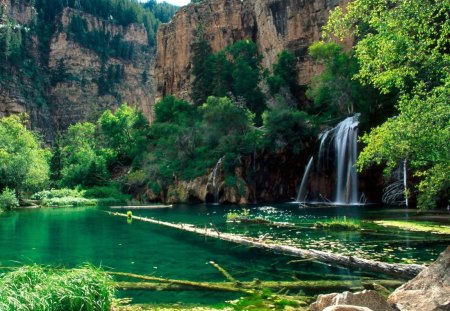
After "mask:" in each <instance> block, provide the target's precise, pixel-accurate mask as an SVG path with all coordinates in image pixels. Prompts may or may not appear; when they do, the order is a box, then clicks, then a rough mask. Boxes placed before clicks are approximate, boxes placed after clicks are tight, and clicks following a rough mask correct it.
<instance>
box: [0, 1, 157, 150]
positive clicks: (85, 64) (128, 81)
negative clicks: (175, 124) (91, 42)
mask: <svg viewBox="0 0 450 311" xmlns="http://www.w3.org/2000/svg"><path fill="white" fill-rule="evenodd" d="M1 5H2V8H4V9H6V10H5V12H6V16H7V18H8V19H9V20H10V21H13V22H14V23H16V24H20V25H21V26H24V27H27V29H28V32H27V34H28V36H27V37H26V38H24V41H23V42H24V43H23V44H24V46H23V50H24V51H25V52H24V53H25V55H26V58H25V59H24V61H23V62H22V63H23V64H25V63H27V65H26V66H25V65H24V66H22V67H20V68H18V67H17V66H15V65H13V64H10V63H9V61H8V60H7V61H6V62H2V63H0V70H2V71H3V72H1V75H0V76H1V79H0V117H2V116H7V115H11V114H17V113H23V112H26V113H27V114H29V115H30V127H31V128H33V129H38V130H40V131H41V132H42V133H43V134H44V136H45V138H46V140H47V142H50V141H51V140H52V139H53V137H54V134H55V132H57V131H61V130H65V129H66V128H67V127H68V126H69V125H70V124H72V123H75V122H79V121H86V120H88V121H92V120H95V119H96V118H97V117H98V116H99V115H100V114H101V113H102V112H103V111H104V110H105V109H109V108H110V109H114V108H116V107H118V106H119V105H120V104H121V103H123V102H127V103H128V104H130V105H133V106H137V107H139V108H140V109H141V110H142V111H143V112H144V114H145V115H146V116H147V118H148V119H149V120H150V121H151V120H152V119H153V103H154V87H153V86H154V83H153V80H152V73H153V69H152V68H153V60H154V50H152V49H150V48H149V46H148V36H147V32H146V29H145V27H144V26H143V25H138V24H131V25H129V26H127V27H123V26H120V25H117V24H115V23H113V22H110V21H105V20H103V19H100V18H97V17H95V16H93V15H90V14H86V13H84V12H82V11H78V10H74V9H70V8H66V9H64V10H63V11H62V13H61V14H60V15H59V16H57V17H56V19H55V21H54V23H55V25H54V26H55V27H54V29H55V31H54V33H53V34H52V36H51V40H50V42H49V44H48V46H46V47H45V48H42V46H43V44H42V42H40V41H39V37H38V35H37V30H36V29H37V28H36V27H37V24H38V22H39V20H38V19H39V15H38V14H37V12H36V9H35V8H34V7H33V6H31V5H30V3H29V1H24V0H3V1H2V2H1ZM74 16H78V17H81V18H83V20H85V21H86V23H87V28H88V31H103V32H108V33H109V34H110V36H111V37H113V36H115V35H121V37H122V40H123V41H124V42H127V43H130V44H132V45H133V51H134V52H133V55H132V57H131V58H130V59H122V58H119V57H108V58H107V59H106V60H105V59H102V58H101V56H100V55H98V53H96V52H95V51H93V50H92V49H88V48H84V47H82V46H81V45H80V44H79V43H78V42H77V40H74V39H73V35H71V34H70V33H69V31H68V27H69V25H70V22H71V20H72V18H73V17H74ZM110 65H116V66H118V65H120V66H121V67H123V68H124V75H123V78H122V80H121V81H120V82H118V83H116V84H114V91H113V92H107V93H106V95H100V94H99V91H98V83H97V82H98V79H99V77H100V74H101V70H102V67H103V69H104V70H105V69H107V68H108V67H109V66H110ZM61 66H62V67H64V70H65V77H64V78H63V79H60V80H58V82H57V83H53V82H52V79H53V78H54V75H55V72H57V71H58V70H59V67H61ZM144 72H145V74H144ZM144 76H146V77H147V78H146V79H144Z"/></svg>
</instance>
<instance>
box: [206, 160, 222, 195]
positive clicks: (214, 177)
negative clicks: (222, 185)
mask: <svg viewBox="0 0 450 311" xmlns="http://www.w3.org/2000/svg"><path fill="white" fill-rule="evenodd" d="M223 158H224V157H221V158H220V159H219V161H217V163H216V166H215V167H214V169H213V171H212V173H211V175H210V177H209V183H208V184H212V187H213V194H214V204H219V189H218V187H217V172H219V169H220V167H221V166H222V161H223Z"/></svg>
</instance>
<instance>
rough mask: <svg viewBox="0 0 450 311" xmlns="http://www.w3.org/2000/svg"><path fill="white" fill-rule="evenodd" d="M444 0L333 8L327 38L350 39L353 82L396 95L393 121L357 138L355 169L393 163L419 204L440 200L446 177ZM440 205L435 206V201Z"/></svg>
mask: <svg viewBox="0 0 450 311" xmlns="http://www.w3.org/2000/svg"><path fill="white" fill-rule="evenodd" d="M449 7H450V2H449V0H444V1H434V0H425V1H423V0H411V1H397V0H380V1H363V0H355V1H353V2H351V3H350V4H349V5H348V7H347V10H346V12H345V13H344V11H343V10H342V9H340V8H337V9H335V10H334V11H333V13H332V14H331V17H330V21H329V23H328V25H327V27H326V28H325V29H326V33H327V35H328V36H330V35H334V36H337V37H339V38H344V37H345V36H347V35H349V34H351V33H353V34H354V35H355V37H357V38H358V42H357V44H356V46H355V57H356V59H357V60H358V63H359V65H360V68H359V69H358V72H357V73H356V75H355V77H356V78H358V79H359V80H360V81H361V82H362V83H367V84H371V85H373V86H374V87H375V88H377V89H378V90H380V91H381V92H382V93H395V92H398V93H399V94H400V96H399V98H400V100H399V102H398V110H399V113H398V116H397V117H395V118H392V119H389V120H388V121H387V122H386V123H384V124H383V125H381V126H380V127H378V128H376V129H375V130H373V131H372V132H371V133H370V134H369V135H366V136H365V137H364V138H363V141H364V142H365V143H366V144H367V147H366V148H365V149H364V151H363V153H362V154H361V156H360V159H359V165H360V169H362V168H364V167H366V166H368V165H369V164H371V163H372V162H375V163H386V164H387V171H388V172H389V171H390V170H391V169H392V167H393V166H394V165H396V164H397V163H398V162H399V161H401V160H407V162H408V163H410V164H409V165H410V170H411V171H412V172H413V173H414V174H415V175H416V176H419V177H420V180H421V182H420V184H419V187H418V189H419V200H418V203H419V207H422V208H429V207H433V206H435V203H436V201H438V199H441V200H442V199H444V202H445V198H447V203H443V205H444V206H445V205H446V204H448V181H446V179H445V177H443V176H448V174H449V171H450V170H449V163H450V159H449V158H448V155H449V150H448V140H449V134H448V133H449V128H450V126H449V113H448V112H449V111H450V105H449V102H448V98H449V93H448V89H449V86H450V85H449V81H450V74H449V73H450V52H449V48H450V36H449V33H450V18H449ZM441 203H442V201H441Z"/></svg>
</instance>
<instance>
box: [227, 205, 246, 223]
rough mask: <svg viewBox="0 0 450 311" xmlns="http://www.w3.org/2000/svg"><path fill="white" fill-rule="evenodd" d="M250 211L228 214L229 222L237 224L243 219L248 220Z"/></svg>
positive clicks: (244, 210)
mask: <svg viewBox="0 0 450 311" xmlns="http://www.w3.org/2000/svg"><path fill="white" fill-rule="evenodd" d="M249 215H250V210H248V209H246V208H244V209H243V210H242V211H235V212H229V213H228V214H227V216H226V217H227V222H236V221H240V220H242V219H248V216H249Z"/></svg>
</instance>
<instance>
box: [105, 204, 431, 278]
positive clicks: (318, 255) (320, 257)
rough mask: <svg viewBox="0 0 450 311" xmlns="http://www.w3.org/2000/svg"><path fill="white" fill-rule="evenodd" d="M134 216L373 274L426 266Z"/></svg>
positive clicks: (405, 274) (408, 274) (412, 272)
mask: <svg viewBox="0 0 450 311" xmlns="http://www.w3.org/2000/svg"><path fill="white" fill-rule="evenodd" d="M106 213H108V214H110V215H113V216H120V217H128V216H127V215H126V214H121V213H114V212H107V211H106ZM132 218H133V219H136V220H139V221H144V222H148V223H152V224H157V225H161V226H165V227H170V228H174V229H178V230H183V231H187V232H191V233H196V234H199V235H204V236H205V237H206V236H208V237H212V238H217V239H220V240H223V241H228V242H232V243H237V244H241V245H246V246H251V247H256V248H260V249H264V250H270V251H273V252H276V253H279V254H283V255H288V256H295V257H300V258H306V259H313V260H316V261H320V262H323V263H327V264H332V265H335V266H340V267H345V268H351V269H364V270H368V271H371V272H374V273H381V274H384V275H389V276H393V277H396V278H400V279H404V280H409V279H412V278H414V277H415V276H416V275H417V274H419V273H420V272H421V271H422V270H423V269H425V266H423V265H417V264H394V263H386V262H381V261H375V260H370V259H364V258H359V257H356V256H345V255H340V254H335V253H330V252H324V251H319V250H313V249H301V248H297V247H294V246H289V245H280V244H275V243H270V242H267V241H263V240H259V239H256V238H251V237H246V236H241V235H237V234H231V233H225V232H219V231H217V229H216V228H214V229H210V228H198V227H196V226H194V225H191V224H174V223H170V222H165V221H159V220H156V219H152V218H144V217H138V216H132Z"/></svg>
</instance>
